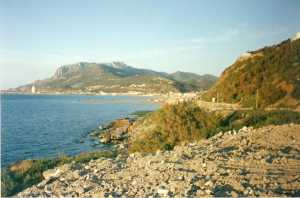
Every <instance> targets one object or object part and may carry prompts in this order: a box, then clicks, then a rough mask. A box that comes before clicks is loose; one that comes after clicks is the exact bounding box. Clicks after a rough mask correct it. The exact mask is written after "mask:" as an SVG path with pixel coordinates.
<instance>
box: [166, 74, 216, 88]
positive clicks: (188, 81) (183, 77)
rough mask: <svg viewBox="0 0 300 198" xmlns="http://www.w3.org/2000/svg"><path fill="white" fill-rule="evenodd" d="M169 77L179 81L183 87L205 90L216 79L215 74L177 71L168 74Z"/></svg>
mask: <svg viewBox="0 0 300 198" xmlns="http://www.w3.org/2000/svg"><path fill="white" fill-rule="evenodd" d="M168 77H169V78H170V79H173V80H175V81H178V82H181V83H182V84H183V86H185V87H184V89H188V90H189V89H191V90H193V89H194V90H205V89H207V88H209V87H211V85H212V84H213V83H214V82H215V81H216V80H217V79H218V78H217V77H216V76H213V75H209V74H205V75H199V74H195V73H190V72H181V71H177V72H175V73H171V74H169V75H168Z"/></svg>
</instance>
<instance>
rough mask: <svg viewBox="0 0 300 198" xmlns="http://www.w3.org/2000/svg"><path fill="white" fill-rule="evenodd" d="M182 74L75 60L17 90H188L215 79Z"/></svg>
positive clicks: (204, 86)
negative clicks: (175, 74)
mask: <svg viewBox="0 0 300 198" xmlns="http://www.w3.org/2000/svg"><path fill="white" fill-rule="evenodd" d="M181 73H184V77H181V78H180V79H176V78H173V74H174V73H173V74H168V73H165V72H157V71H154V70H150V69H142V68H135V67H132V66H129V65H127V64H125V63H123V62H111V63H95V62H78V63H75V64H67V65H62V66H60V67H59V68H57V69H56V71H55V73H54V75H52V76H51V77H50V78H47V79H44V80H37V81H35V82H33V83H30V84H27V85H24V86H20V87H18V88H17V90H20V91H30V90H31V87H32V86H33V85H34V86H35V87H36V88H37V89H39V90H41V91H42V92H53V91H54V92H57V91H58V92H64V91H67V92H68V91H81V92H96V93H97V92H108V93H109V92H114V93H124V92H138V93H169V92H189V91H199V90H203V89H207V88H208V87H209V86H211V85H212V84H213V82H214V81H215V80H216V77H214V76H212V75H198V74H194V73H187V72H181ZM190 79H192V81H191V80H190Z"/></svg>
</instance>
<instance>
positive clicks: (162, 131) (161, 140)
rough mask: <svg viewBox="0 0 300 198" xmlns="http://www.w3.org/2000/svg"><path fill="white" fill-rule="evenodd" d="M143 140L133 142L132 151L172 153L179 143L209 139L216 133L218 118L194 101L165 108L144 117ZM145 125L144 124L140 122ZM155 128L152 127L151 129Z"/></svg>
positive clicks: (138, 138)
mask: <svg viewBox="0 0 300 198" xmlns="http://www.w3.org/2000/svg"><path fill="white" fill-rule="evenodd" d="M144 119H145V120H144V123H146V124H145V125H147V126H145V127H140V128H144V129H143V130H144V131H143V132H142V135H141V137H136V138H134V139H133V140H132V141H131V142H130V146H129V150H130V152H136V151H142V152H154V151H156V150H158V149H163V150H169V149H171V148H173V147H174V146H175V145H176V144H178V143H180V142H190V141H193V140H199V139H201V138H207V137H210V136H212V135H213V134H214V133H215V129H216V127H215V126H216V123H217V118H216V116H215V115H214V114H212V113H208V112H206V111H204V110H202V109H200V108H199V107H198V106H197V105H196V104H194V103H192V102H190V103H189V102H184V103H180V104H177V105H166V106H164V107H163V108H161V109H160V110H158V111H155V112H153V113H150V114H148V116H146V117H145V118H144ZM141 123H143V122H141ZM152 125H153V126H154V127H151V128H149V127H148V126H152Z"/></svg>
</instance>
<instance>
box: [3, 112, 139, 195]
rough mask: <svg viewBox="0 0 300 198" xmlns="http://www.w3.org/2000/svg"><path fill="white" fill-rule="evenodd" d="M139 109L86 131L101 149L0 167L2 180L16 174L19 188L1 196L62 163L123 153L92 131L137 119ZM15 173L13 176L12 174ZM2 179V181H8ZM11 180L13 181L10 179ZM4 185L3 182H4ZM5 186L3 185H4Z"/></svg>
mask: <svg viewBox="0 0 300 198" xmlns="http://www.w3.org/2000/svg"><path fill="white" fill-rule="evenodd" d="M139 112H141V111H135V112H132V113H130V114H128V115H127V116H126V117H125V118H118V119H114V120H113V121H111V122H108V123H104V124H101V125H100V126H95V128H94V129H92V130H91V131H88V133H87V136H88V138H89V139H90V140H92V141H94V142H97V143H95V145H99V144H103V145H104V147H102V148H101V149H97V148H95V149H93V150H91V151H86V152H81V153H78V154H75V155H65V154H60V155H58V156H56V157H40V158H34V159H24V160H20V161H16V162H13V163H11V164H8V165H6V166H5V167H1V177H2V179H4V180H8V181H9V180H10V179H9V178H15V177H16V175H15V174H17V175H18V177H17V183H15V185H16V187H15V188H16V189H19V190H14V189H12V190H10V192H3V190H2V192H3V193H4V194H1V195H2V196H3V195H4V196H11V195H15V194H16V193H18V192H20V191H21V190H23V189H26V188H28V187H30V186H32V185H34V184H37V183H39V182H41V181H42V180H43V179H45V175H44V172H45V171H47V170H49V169H52V168H55V167H58V166H61V165H64V164H70V163H71V164H72V163H84V162H88V161H91V160H97V159H105V158H115V157H116V156H118V155H119V154H120V153H123V154H124V153H125V152H124V150H125V149H124V148H122V147H120V146H119V144H116V142H114V143H113V142H110V143H103V142H101V139H100V137H96V136H93V133H95V132H97V133H100V134H101V133H103V132H104V131H103V129H105V128H106V129H109V125H111V123H114V122H116V121H117V120H122V119H133V120H135V119H137V118H138V117H141V116H142V115H141V114H139ZM78 144H81V142H78ZM28 174H29V175H31V176H30V177H31V179H29V181H27V180H26V178H27V175H28ZM14 175H15V176H14ZM8 181H3V180H2V185H3V184H4V183H3V182H8ZM11 182H13V181H11ZM4 186H5V184H4ZM4 188H5V187H4Z"/></svg>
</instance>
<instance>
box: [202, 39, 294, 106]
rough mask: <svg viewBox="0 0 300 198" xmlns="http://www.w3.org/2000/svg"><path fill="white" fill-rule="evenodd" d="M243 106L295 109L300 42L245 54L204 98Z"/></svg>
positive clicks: (291, 41) (223, 74) (289, 41)
mask: <svg viewBox="0 0 300 198" xmlns="http://www.w3.org/2000/svg"><path fill="white" fill-rule="evenodd" d="M217 96H218V98H219V101H223V102H230V103H234V102H239V103H241V104H242V105H244V106H254V105H255V103H256V99H257V100H258V105H259V106H262V107H264V106H277V107H278V106H280V107H297V106H299V104H300V103H299V100H300V39H292V40H290V39H288V40H286V41H283V42H282V43H279V44H277V45H273V46H270V47H264V48H262V49H259V50H257V51H252V52H247V53H245V54H243V55H242V56H241V57H239V58H238V59H237V60H236V62H235V63H233V64H232V65H231V66H230V67H228V68H227V69H226V70H225V71H224V72H223V73H222V75H221V77H220V78H219V80H218V81H217V82H216V83H215V85H214V86H213V87H212V88H211V89H209V91H208V92H207V93H206V94H205V95H204V98H206V99H207V100H211V98H212V97H217Z"/></svg>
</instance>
